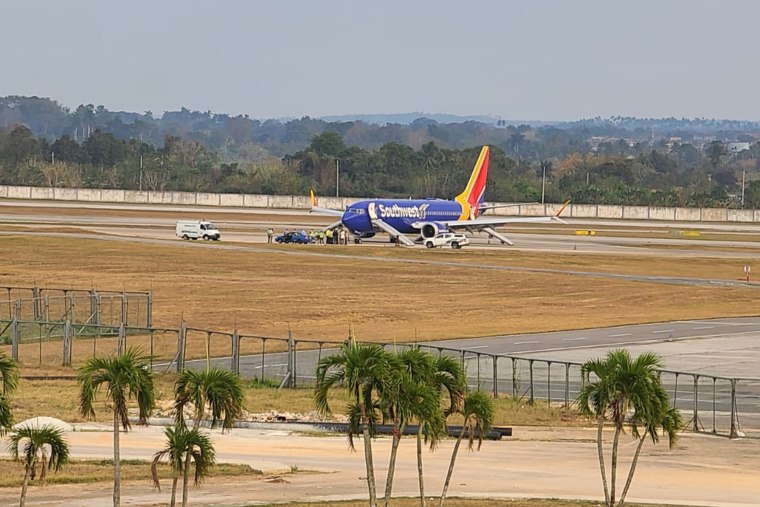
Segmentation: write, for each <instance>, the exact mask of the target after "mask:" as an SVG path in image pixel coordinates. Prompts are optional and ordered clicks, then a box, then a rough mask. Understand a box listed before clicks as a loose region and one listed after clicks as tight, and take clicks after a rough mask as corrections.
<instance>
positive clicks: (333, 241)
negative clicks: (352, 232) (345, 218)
mask: <svg viewBox="0 0 760 507" xmlns="http://www.w3.org/2000/svg"><path fill="white" fill-rule="evenodd" d="M319 232H320V233H321V234H322V235H323V236H325V240H326V241H327V244H328V245H347V244H348V229H346V228H345V227H338V228H337V229H327V230H326V231H319Z"/></svg>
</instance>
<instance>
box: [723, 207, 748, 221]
mask: <svg viewBox="0 0 760 507" xmlns="http://www.w3.org/2000/svg"><path fill="white" fill-rule="evenodd" d="M726 212H727V214H728V216H727V218H726V219H727V220H728V221H729V222H754V221H755V216H754V215H755V210H751V209H729V210H726Z"/></svg>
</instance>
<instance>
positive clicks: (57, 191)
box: [51, 188, 87, 201]
mask: <svg viewBox="0 0 760 507" xmlns="http://www.w3.org/2000/svg"><path fill="white" fill-rule="evenodd" d="M51 190H52V191H53V199H55V200H57V201H76V200H77V196H78V195H79V189H77V188H53V189H51ZM82 190H84V191H87V189H82Z"/></svg>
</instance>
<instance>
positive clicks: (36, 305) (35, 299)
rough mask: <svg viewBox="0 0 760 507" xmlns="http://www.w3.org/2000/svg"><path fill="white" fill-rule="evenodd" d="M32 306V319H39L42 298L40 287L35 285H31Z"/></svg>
mask: <svg viewBox="0 0 760 507" xmlns="http://www.w3.org/2000/svg"><path fill="white" fill-rule="evenodd" d="M32 308H33V309H34V320H37V321H38V320H40V318H41V317H42V300H41V299H40V289H39V288H38V287H37V286H36V285H35V286H34V287H32Z"/></svg>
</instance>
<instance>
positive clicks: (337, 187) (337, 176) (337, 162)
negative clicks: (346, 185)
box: [335, 158, 340, 197]
mask: <svg viewBox="0 0 760 507" xmlns="http://www.w3.org/2000/svg"><path fill="white" fill-rule="evenodd" d="M335 197H340V159H338V158H336V159H335Z"/></svg>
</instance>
